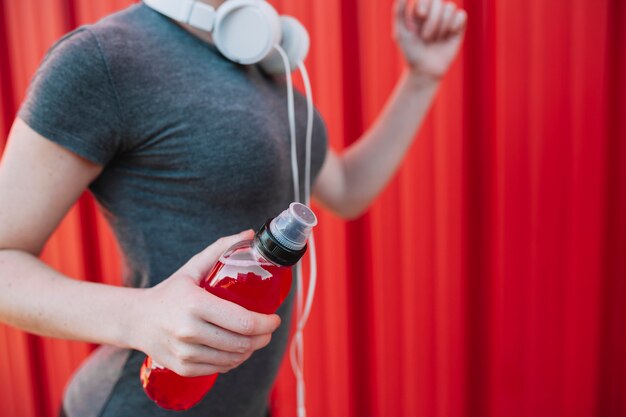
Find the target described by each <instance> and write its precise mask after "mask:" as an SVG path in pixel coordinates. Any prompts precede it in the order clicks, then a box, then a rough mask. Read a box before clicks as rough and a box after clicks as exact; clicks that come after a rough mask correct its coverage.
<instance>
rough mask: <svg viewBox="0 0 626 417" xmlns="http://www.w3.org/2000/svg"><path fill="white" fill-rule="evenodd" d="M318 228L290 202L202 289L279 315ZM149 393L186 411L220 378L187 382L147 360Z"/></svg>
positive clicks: (223, 260)
mask: <svg viewBox="0 0 626 417" xmlns="http://www.w3.org/2000/svg"><path fill="white" fill-rule="evenodd" d="M316 224H317V219H316V217H315V214H314V213H313V212H312V211H311V209H309V208H308V207H307V206H305V205H303V204H300V203H291V205H290V206H289V208H288V209H287V210H285V211H283V212H282V213H281V214H280V215H279V216H277V217H276V218H274V219H273V220H268V221H267V222H266V223H265V224H264V225H263V227H262V228H261V229H260V230H259V231H258V232H257V233H256V234H255V236H254V239H251V240H244V241H241V242H239V243H237V244H235V245H233V246H232V247H231V248H230V249H228V250H227V251H226V252H225V253H224V254H223V255H222V256H221V257H220V259H219V261H218V262H217V263H216V264H215V266H214V267H213V269H212V270H211V272H210V273H209V275H208V276H207V277H206V278H205V279H203V280H202V281H201V283H200V286H201V287H203V288H205V289H206V290H207V291H209V292H210V293H212V294H214V295H216V296H218V297H220V298H223V299H225V300H228V301H232V302H234V303H237V304H239V305H241V306H243V307H245V308H247V309H248V310H252V311H255V312H258V313H263V314H271V313H274V312H275V311H276V310H277V309H278V307H279V306H280V305H281V304H282V302H283V301H284V299H285V298H286V297H287V295H288V294H289V290H290V289H291V273H290V268H291V266H293V265H295V264H296V263H297V262H298V261H299V260H300V258H302V256H303V255H304V253H305V252H306V249H307V248H306V242H307V240H308V238H309V235H310V234H311V229H312V228H313V227H314V226H315V225H316ZM140 376H141V382H142V385H143V388H144V391H145V392H146V394H147V395H148V397H150V398H151V399H152V400H153V401H154V402H156V403H157V404H158V405H159V406H161V407H162V408H165V409H168V410H176V411H182V410H187V409H189V408H191V407H193V406H194V405H195V404H197V403H198V402H199V401H200V400H201V399H202V398H203V397H204V396H205V395H206V393H207V392H209V390H210V389H211V388H212V387H213V384H214V383H215V380H216V379H217V374H214V375H206V376H199V377H191V378H189V377H183V376H180V375H178V374H176V373H175V372H173V371H171V370H169V369H167V368H164V367H162V366H160V365H159V364H157V363H156V362H154V361H153V360H152V358H150V357H148V358H146V360H145V361H144V363H143V366H142V367H141V375H140Z"/></svg>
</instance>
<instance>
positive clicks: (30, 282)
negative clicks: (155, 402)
mask: <svg viewBox="0 0 626 417" xmlns="http://www.w3.org/2000/svg"><path fill="white" fill-rule="evenodd" d="M141 291H143V290H141V289H131V288H122V287H114V286H109V285H103V284H95V283H91V282H85V281H78V280H74V279H70V278H67V277H65V276H64V275H62V274H60V273H59V272H57V271H55V270H53V269H52V268H50V267H48V266H47V265H45V264H44V263H43V262H41V261H40V260H39V259H38V258H37V257H35V256H33V255H31V254H29V253H26V252H23V251H18V250H0V321H1V322H5V323H7V324H10V325H12V326H15V327H18V328H20V329H23V330H25V331H28V332H31V333H36V334H39V335H43V336H50V337H57V338H63V339H73V340H81V341H86V342H93V343H102V344H112V345H116V346H120V347H125V348H135V346H134V341H133V340H132V339H133V337H132V334H133V330H132V328H131V327H132V321H131V320H129V317H132V315H134V314H136V311H135V310H137V311H139V308H138V306H137V305H136V303H137V296H138V295H139V294H140V292H141Z"/></svg>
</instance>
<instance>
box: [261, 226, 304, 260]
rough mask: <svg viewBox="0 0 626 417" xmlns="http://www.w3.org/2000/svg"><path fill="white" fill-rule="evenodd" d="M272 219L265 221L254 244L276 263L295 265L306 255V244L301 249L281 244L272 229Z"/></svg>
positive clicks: (268, 258)
mask: <svg viewBox="0 0 626 417" xmlns="http://www.w3.org/2000/svg"><path fill="white" fill-rule="evenodd" d="M271 222H272V219H269V220H268V221H266V222H265V224H264V225H263V227H261V229H259V231H258V232H256V234H255V235H254V246H255V247H256V248H257V250H258V251H259V252H260V253H261V255H263V256H264V257H265V258H267V260H268V261H271V262H273V263H275V264H278V265H282V266H293V265H295V264H297V263H298V261H299V260H300V259H301V258H302V257H303V256H304V253H305V252H306V248H307V247H306V245H305V246H304V247H303V248H302V249H300V250H297V251H296V250H293V249H289V248H287V247H285V246H283V245H281V244H280V242H279V241H278V239H276V238H275V237H274V235H273V234H272V232H271V231H270V223H271Z"/></svg>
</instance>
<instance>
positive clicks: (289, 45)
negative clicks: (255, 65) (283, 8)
mask: <svg viewBox="0 0 626 417" xmlns="http://www.w3.org/2000/svg"><path fill="white" fill-rule="evenodd" d="M280 26H281V30H282V41H281V43H280V46H281V48H283V50H284V51H285V53H286V54H287V57H289V65H290V66H291V71H295V69H296V68H297V67H298V64H300V63H302V62H304V60H305V59H306V56H307V54H308V53H309V47H310V45H311V40H310V38H309V33H308V32H307V30H306V28H305V27H304V25H302V23H300V22H299V21H298V20H297V19H295V18H293V17H291V16H281V17H280ZM260 66H261V68H262V69H263V71H265V72H266V73H268V74H271V75H280V74H284V73H285V64H284V63H283V60H282V58H281V56H280V54H279V53H278V52H277V51H274V52H272V53H271V54H270V55H269V56H268V57H267V58H265V59H264V60H263V61H261V64H260Z"/></svg>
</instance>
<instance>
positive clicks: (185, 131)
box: [19, 4, 327, 417]
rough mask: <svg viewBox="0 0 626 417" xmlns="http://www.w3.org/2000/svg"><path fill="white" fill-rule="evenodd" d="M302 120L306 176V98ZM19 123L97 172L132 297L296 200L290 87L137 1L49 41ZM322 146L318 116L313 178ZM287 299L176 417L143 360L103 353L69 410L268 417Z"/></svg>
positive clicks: (94, 415) (83, 374)
mask: <svg viewBox="0 0 626 417" xmlns="http://www.w3.org/2000/svg"><path fill="white" fill-rule="evenodd" d="M296 112H297V126H298V129H297V132H298V157H299V162H300V166H301V167H304V162H305V161H304V137H305V127H306V105H305V100H304V99H303V97H302V96H301V95H300V94H297V96H296ZM19 117H21V118H22V119H23V120H24V121H25V122H26V123H27V124H28V125H29V126H31V127H32V128H33V129H34V130H35V131H37V132H39V133H40V134H42V135H43V136H45V137H46V138H48V139H50V140H52V141H54V142H56V143H58V144H60V145H62V146H64V147H66V148H67V149H69V150H71V151H73V152H75V153H76V154H78V155H81V156H83V157H84V158H86V159H89V160H91V161H94V162H97V163H99V164H102V165H104V166H105V168H104V170H103V172H102V174H101V175H100V176H99V177H98V178H97V179H96V180H95V181H94V182H93V183H92V184H91V185H90V186H89V189H90V190H91V192H92V193H93V195H94V196H95V198H96V199H97V201H98V202H99V204H100V206H101V207H102V209H103V210H104V212H105V214H106V216H107V219H108V220H109V222H110V224H111V226H112V228H113V230H114V232H115V234H116V236H117V239H118V241H119V244H120V246H121V248H122V251H123V253H124V257H125V261H126V264H127V269H128V271H129V273H128V274H127V276H126V277H125V285H128V286H134V287H140V286H153V285H155V284H157V283H159V282H160V281H162V280H163V279H165V278H167V277H168V276H170V275H171V274H172V273H173V272H174V271H176V270H177V269H178V268H179V267H180V266H181V265H182V264H183V263H185V262H186V261H187V260H188V259H189V258H190V257H191V256H193V255H194V254H196V253H197V252H199V251H201V250H202V249H203V248H205V247H206V246H207V245H209V244H211V243H212V242H213V241H215V240H216V239H217V238H219V237H221V236H224V235H229V234H233V233H236V232H239V231H241V230H244V229H246V228H254V229H257V228H259V227H260V226H261V225H262V224H263V222H264V221H265V220H266V219H267V218H270V217H273V216H275V215H277V214H278V213H280V212H281V211H282V210H283V209H285V208H286V207H287V206H288V205H289V203H290V202H291V201H293V200H294V196H293V186H292V177H291V170H290V146H289V128H288V119H287V102H286V89H285V85H284V82H282V81H278V80H275V79H272V78H270V77H268V76H266V75H264V74H263V73H262V72H261V71H260V70H259V69H258V68H257V67H255V66H251V67H244V66H240V65H237V64H234V63H232V62H230V61H228V60H227V59H225V58H224V57H222V56H221V55H220V54H219V53H218V52H217V49H216V48H215V47H214V46H212V45H210V44H207V43H205V42H203V41H201V40H199V39H198V38H196V37H194V36H193V35H192V34H190V33H189V32H187V31H185V30H184V29H182V28H181V27H180V26H178V25H177V24H175V23H174V22H172V21H171V20H169V19H167V18H165V17H163V16H161V15H159V14H157V13H156V12H154V11H152V10H151V9H149V8H148V7H146V6H145V5H143V4H136V5H133V6H131V7H129V8H128V9H126V10H123V11H121V12H119V13H116V14H113V15H111V16H108V17H106V18H105V19H103V20H101V21H100V22H98V23H96V24H94V25H90V26H85V27H82V28H79V29H77V30H76V31H74V32H72V33H70V34H68V35H66V36H65V37H64V38H63V39H61V40H60V41H59V42H57V44H55V46H54V47H53V48H52V49H51V50H50V51H49V53H48V55H47V56H46V58H45V60H44V61H43V63H42V65H41V67H40V69H39V70H38V72H37V74H36V75H35V77H34V78H33V80H32V83H31V86H30V89H29V91H28V94H27V98H26V100H25V101H24V103H23V105H22V108H21V109H20V112H19ZM326 146H327V139H326V130H325V127H324V124H323V122H322V120H321V118H320V116H319V115H318V114H316V117H315V125H314V135H313V152H312V173H313V178H315V176H316V175H317V173H318V172H319V170H320V168H321V165H322V163H323V160H324V157H325V154H326ZM302 171H303V169H302ZM302 177H303V175H301V177H300V178H302ZM302 187H303V184H301V188H302ZM294 291H295V289H293V288H292V292H291V294H290V296H289V298H288V299H287V301H286V302H285V303H284V304H283V305H282V306H281V308H280V310H279V314H280V315H281V316H282V318H283V324H282V326H281V327H280V329H279V330H277V331H276V332H275V334H274V336H273V338H272V342H271V344H270V345H269V346H268V347H266V348H265V349H262V350H260V351H257V352H255V354H254V355H253V356H252V357H251V358H250V359H249V360H248V361H246V362H245V363H244V364H243V365H242V366H240V367H239V368H237V369H235V370H233V371H231V372H229V373H227V374H224V375H220V377H219V378H218V380H217V383H216V385H215V386H214V388H213V389H212V390H211V391H210V393H209V394H208V395H207V396H206V398H205V399H204V400H203V401H202V402H201V403H200V404H199V405H198V406H197V407H194V408H192V409H191V410H189V411H187V412H182V413H173V412H168V411H165V410H163V409H160V408H159V407H157V406H156V405H155V404H154V403H153V402H152V401H151V400H149V399H148V398H147V397H146V395H145V394H144V392H143V390H142V387H141V384H140V381H139V368H140V366H141V362H142V361H143V359H144V357H145V355H144V354H143V353H141V352H136V351H128V350H123V349H119V348H115V347H111V346H104V347H101V348H99V349H98V350H97V351H96V352H95V353H94V354H93V355H92V356H90V358H89V359H88V360H87V361H86V362H85V363H84V364H83V365H82V366H81V368H80V370H79V371H78V372H77V373H76V375H75V376H74V378H73V379H72V381H71V383H70V384H69V386H68V388H67V390H66V395H65V399H64V405H65V408H66V412H67V413H68V415H69V417H139V416H148V415H150V416H172V415H176V416H181V417H183V416H211V417H220V416H223V417H233V416H250V417H259V416H262V415H264V413H265V411H266V407H267V400H268V394H269V391H270V389H271V387H272V384H273V382H274V379H275V377H276V373H277V370H278V367H279V364H280V362H281V359H282V357H283V353H284V351H285V346H286V343H287V337H288V330H289V326H290V324H289V316H290V312H291V307H292V301H293V293H294ZM77 313H79V312H77Z"/></svg>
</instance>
